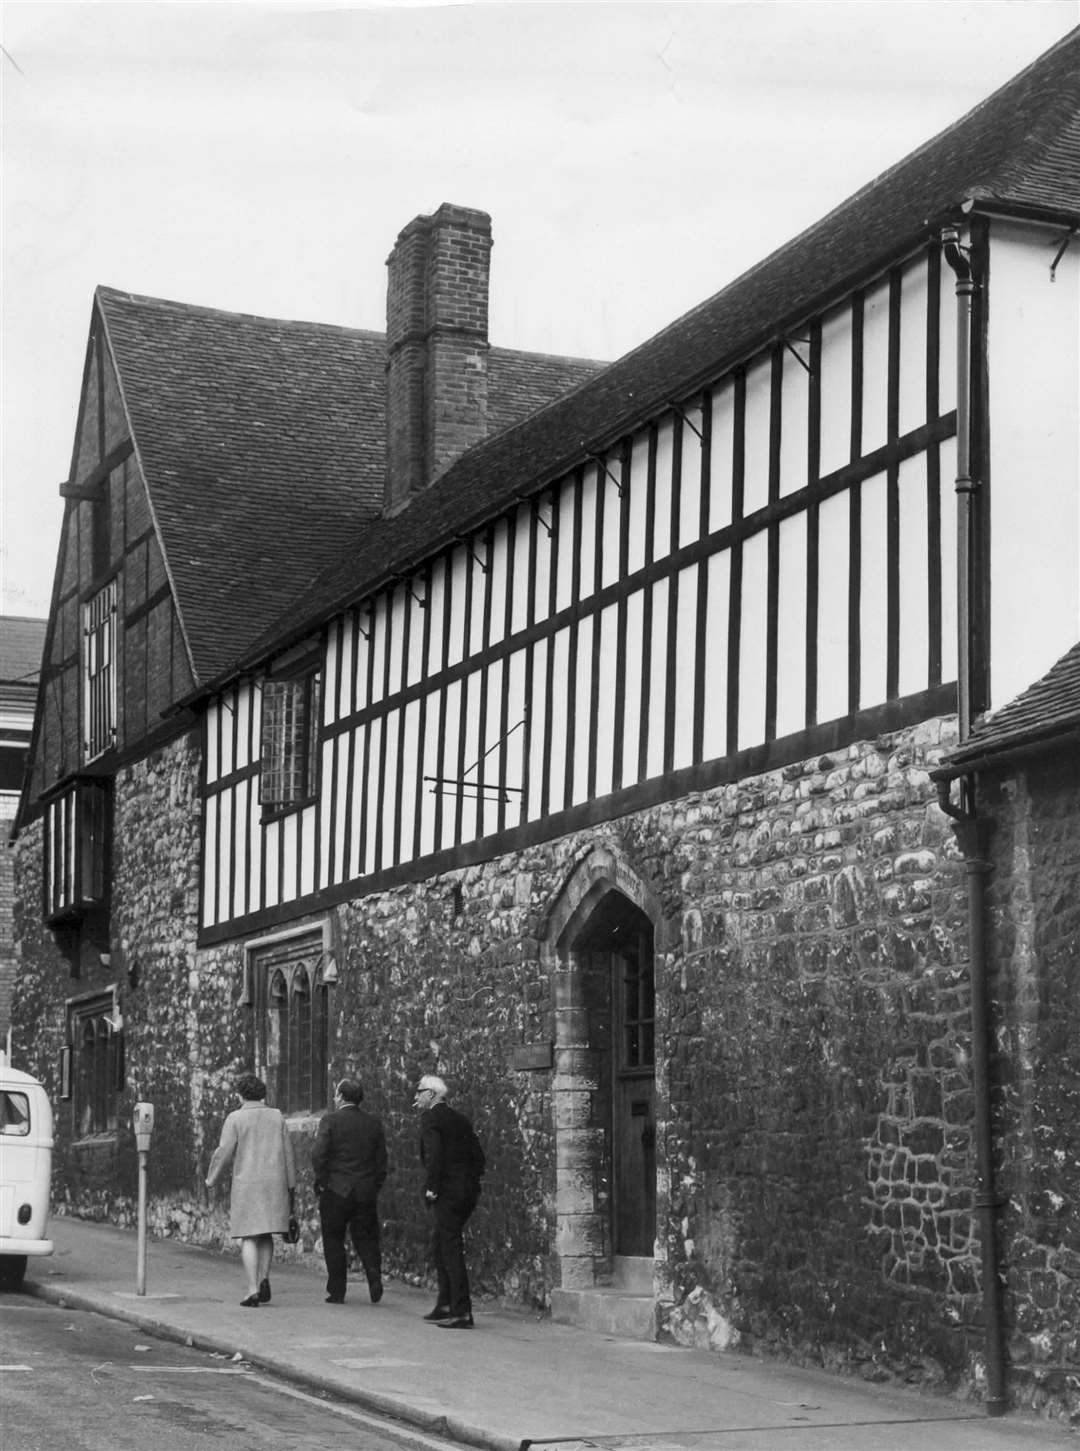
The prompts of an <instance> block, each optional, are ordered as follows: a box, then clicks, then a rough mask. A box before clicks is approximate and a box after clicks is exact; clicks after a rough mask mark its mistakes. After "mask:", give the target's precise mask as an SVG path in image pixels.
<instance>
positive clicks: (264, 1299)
mask: <svg viewBox="0 0 1080 1451" xmlns="http://www.w3.org/2000/svg"><path fill="white" fill-rule="evenodd" d="M269 1303H270V1281H269V1280H260V1281H259V1304H260V1305H268V1304H269Z"/></svg>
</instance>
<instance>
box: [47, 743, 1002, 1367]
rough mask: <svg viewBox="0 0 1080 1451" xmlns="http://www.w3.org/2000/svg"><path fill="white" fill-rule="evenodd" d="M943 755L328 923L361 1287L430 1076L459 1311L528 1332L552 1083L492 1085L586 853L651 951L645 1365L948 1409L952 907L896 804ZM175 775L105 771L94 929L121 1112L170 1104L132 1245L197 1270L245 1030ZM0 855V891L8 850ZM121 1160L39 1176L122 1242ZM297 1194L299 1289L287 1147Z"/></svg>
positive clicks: (544, 1286)
mask: <svg viewBox="0 0 1080 1451" xmlns="http://www.w3.org/2000/svg"><path fill="white" fill-rule="evenodd" d="M952 739H953V732H952V727H951V725H950V724H949V723H945V725H942V724H941V723H928V724H926V725H923V726H921V727H918V728H916V729H914V730H910V731H905V732H899V733H897V734H895V735H891V736H887V737H883V738H881V739H880V740H875V741H868V742H862V743H859V744H856V745H853V746H851V747H850V748H847V749H844V750H841V751H837V752H835V753H833V754H832V755H830V756H829V757H824V758H816V759H814V760H811V761H807V762H804V763H801V764H798V765H794V766H791V767H787V768H784V769H782V770H777V771H773V772H770V773H768V774H765V775H762V776H759V777H756V778H753V779H749V780H746V781H743V782H740V783H737V784H733V785H730V786H727V787H721V788H717V789H715V790H712V791H706V792H700V793H695V794H692V795H688V796H686V797H684V798H682V799H680V800H677V801H674V802H670V803H667V804H663V805H660V806H656V807H654V808H650V809H648V810H643V811H640V812H637V813H635V814H633V815H631V816H627V817H624V818H622V819H620V820H618V821H615V822H608V823H604V824H602V825H598V826H596V827H594V828H591V829H588V830H584V831H581V832H578V833H575V834H574V835H573V836H567V837H563V838H559V839H557V840H555V841H551V842H546V843H540V844H537V845H534V846H531V847H528V848H525V849H523V850H521V851H519V852H516V853H514V854H509V855H505V856H503V857H500V858H498V859H496V860H493V861H490V862H487V863H484V864H481V865H477V866H473V867H469V868H466V869H462V870H460V871H456V872H449V873H445V874H443V875H441V876H439V877H434V878H429V879H427V880H425V881H422V882H417V883H415V884H410V885H406V886H401V887H399V888H396V889H394V890H391V891H386V892H381V893H376V894H372V895H371V896H368V897H364V898H359V899H357V900H355V901H353V902H351V903H348V904H346V905H344V906H341V907H339V908H337V909H335V910H334V911H333V912H332V923H331V931H332V939H333V944H334V951H335V956H336V959H337V962H338V965H339V974H340V980H339V983H338V985H337V986H336V987H335V988H333V989H332V994H333V997H332V1009H331V1011H332V1023H333V1036H332V1042H331V1073H332V1074H335V1075H336V1074H338V1073H341V1072H344V1071H355V1072H357V1073H358V1074H359V1076H360V1077H361V1079H362V1080H363V1082H364V1084H365V1086H366V1089H367V1102H368V1106H369V1107H370V1108H372V1109H373V1110H374V1111H375V1112H376V1113H378V1114H380V1115H381V1116H382V1117H383V1118H384V1120H385V1122H386V1126H387V1132H388V1139H389V1145H390V1154H391V1172H390V1177H389V1180H388V1182H387V1185H386V1189H385V1191H384V1194H383V1197H382V1201H381V1217H382V1219H383V1223H384V1236H385V1252H386V1260H387V1270H388V1272H389V1273H390V1274H392V1275H397V1276H400V1277H402V1278H405V1279H408V1280H409V1281H411V1282H412V1283H420V1282H422V1281H425V1280H426V1278H427V1276H428V1268H427V1264H426V1239H427V1234H426V1222H425V1218H424V1211H423V1209H422V1206H421V1199H420V1192H419V1191H420V1178H419V1169H418V1165H417V1156H416V1140H415V1121H414V1117H413V1112H412V1109H411V1102H412V1097H413V1088H414V1084H415V1081H416V1078H417V1076H418V1075H419V1074H420V1073H422V1072H425V1071H437V1072H440V1073H442V1074H443V1075H444V1076H445V1077H446V1078H447V1079H448V1081H449V1082H450V1084H451V1086H452V1091H453V1099H454V1101H455V1102H457V1103H458V1104H459V1105H460V1106H461V1107H462V1108H464V1109H465V1110H466V1111H467V1112H469V1113H470V1114H471V1115H472V1116H473V1117H474V1119H475V1121H476V1124H477V1128H478V1130H479V1132H480V1134H481V1136H482V1138H483V1140H484V1142H485V1146H486V1148H487V1151H488V1157H489V1165H490V1167H489V1173H488V1177H487V1180H486V1183H485V1192H484V1195H483V1198H482V1199H481V1202H480V1205H479V1207H478V1209H477V1212H476V1215H475V1216H474V1219H473V1221H472V1224H471V1226H470V1245H471V1248H470V1263H471V1267H472V1269H473V1271H474V1277H475V1282H476V1288H477V1291H478V1292H479V1293H480V1294H482V1295H490V1296H496V1297H500V1298H503V1299H507V1300H514V1301H517V1302H521V1303H525V1304H528V1305H532V1306H535V1307H542V1306H544V1305H546V1304H547V1303H548V1298H549V1295H550V1292H551V1290H552V1288H554V1287H555V1286H556V1285H557V1284H558V1274H559V1261H558V1258H557V1249H558V1243H557V1238H556V1215H557V1211H558V1205H557V1200H556V1172H555V1166H556V1153H557V1144H556V1120H557V1115H556V1112H555V1105H554V1095H553V1082H554V1080H553V1074H552V1071H551V1070H550V1069H548V1068H544V1067H540V1068H533V1069H531V1070H517V1069H515V1068H514V1067H513V1066H512V1065H513V1062H514V1061H515V1055H516V1054H517V1053H519V1052H520V1050H521V1049H522V1048H523V1047H528V1046H529V1045H538V1044H542V1043H544V1042H545V1041H547V1042H550V1041H552V1040H553V1039H554V1037H555V1016H556V1014H555V1008H556V1004H555V1001H554V997H553V984H552V973H551V972H550V971H549V964H550V961H551V957H550V950H551V944H550V942H548V941H547V940H546V938H545V933H547V932H548V930H549V928H548V922H549V917H550V914H551V911H552V904H553V903H555V902H556V900H557V899H558V898H559V894H560V893H561V892H563V891H564V889H565V887H566V884H567V882H568V880H569V879H570V878H571V876H572V874H573V873H574V871H575V870H576V869H577V868H578V867H579V866H580V864H581V863H582V861H583V860H585V859H587V858H588V856H589V853H590V852H591V851H594V850H595V849H597V848H600V847H602V848H604V850H605V851H608V852H610V853H612V854H613V855H617V857H618V860H619V861H620V862H621V863H623V864H625V869H626V871H628V872H629V873H631V874H632V875H634V876H635V877H636V878H637V879H638V880H639V881H640V882H641V884H642V887H643V894H644V896H645V897H647V899H648V901H649V902H650V903H652V904H653V907H652V908H651V909H650V910H652V911H654V912H655V913H656V914H657V921H656V923H655V924H654V925H655V926H656V927H657V929H658V930H657V940H658V942H660V943H662V944H663V946H662V948H661V950H660V951H659V952H658V955H657V962H656V976H657V1013H658V1038H657V1042H658V1062H657V1103H658V1124H657V1134H658V1138H657V1153H658V1163H659V1166H660V1167H659V1172H658V1179H659V1186H658V1206H659V1207H658V1215H659V1224H658V1245H657V1255H658V1284H659V1287H660V1292H661V1296H660V1298H661V1311H662V1322H663V1333H664V1334H665V1335H666V1336H668V1337H670V1338H672V1339H674V1340H677V1341H680V1342H682V1343H691V1344H697V1345H711V1346H714V1347H717V1348H719V1347H722V1346H727V1345H741V1346H742V1347H743V1348H745V1349H749V1350H757V1351H763V1352H769V1353H774V1352H775V1353H780V1354H784V1355H787V1356H789V1357H793V1358H795V1359H798V1360H802V1361H806V1362H812V1363H824V1364H826V1365H828V1366H830V1367H833V1368H846V1369H851V1370H855V1371H857V1372H859V1373H861V1374H863V1375H867V1376H871V1377H874V1378H885V1377H887V1376H902V1377H904V1378H907V1379H909V1380H912V1381H918V1382H922V1383H935V1384H945V1385H950V1386H961V1387H965V1388H968V1389H971V1390H976V1389H977V1386H978V1382H979V1377H980V1372H981V1329H980V1323H979V1320H980V1301H979V1296H978V1277H979V1253H978V1250H979V1247H978V1243H977V1238H976V1227H975V1221H974V1216H973V1213H972V1198H971V1186H972V1183H973V1178H974V1174H973V1166H972V1157H973V1155H972V1142H971V1086H970V1077H969V1070H968V1062H969V1056H970V1054H969V1042H968V1036H967V1035H968V1011H967V990H966V952H967V925H966V907H965V893H964V881H963V873H962V869H961V867H960V864H959V862H958V859H957V852H956V848H955V846H954V842H953V837H952V834H951V832H950V831H949V829H948V823H947V821H946V819H945V817H944V816H943V815H942V814H941V813H940V811H939V810H938V807H937V805H936V796H935V793H934V792H933V790H932V789H931V785H930V782H929V779H928V775H927V772H928V770H929V768H930V767H932V766H933V765H934V764H936V763H937V762H938V761H939V760H940V758H941V755H942V753H943V750H944V749H946V748H947V746H948V745H949V744H950V743H951V741H952ZM196 768H197V760H196V752H195V749H194V747H193V745H191V743H189V742H179V743H176V744H174V745H173V746H170V747H169V748H168V749H167V750H165V751H162V752H159V753H157V754H156V756H155V757H154V758H152V760H151V762H148V763H144V765H143V766H140V767H138V768H130V770H129V771H128V772H127V773H125V777H124V780H123V781H122V782H121V783H120V785H119V786H118V797H119V798H120V799H121V801H122V802H123V803H125V804H123V807H122V816H121V818H120V819H121V820H122V822H123V832H124V838H123V840H121V842H120V845H121V855H120V858H119V861H118V878H117V900H116V901H115V902H114V908H113V913H114V917H113V921H114V936H115V938H116V940H117V941H118V942H119V943H120V944H121V955H122V958H123V961H124V963H125V972H124V979H125V982H126V973H127V968H128V967H131V966H135V967H137V973H138V976H137V986H136V987H135V988H134V989H130V988H125V993H129V994H130V996H129V997H126V998H125V1006H124V1011H125V1018H126V1020H127V1022H128V1078H129V1090H128V1095H127V1098H128V1099H129V1100H133V1099H134V1097H135V1096H136V1095H139V1096H145V1097H148V1098H151V1099H152V1100H154V1101H155V1102H156V1103H158V1104H159V1105H163V1106H164V1105H169V1106H168V1107H167V1108H165V1110H164V1111H165V1123H164V1125H163V1127H166V1132H167V1134H168V1148H167V1150H166V1149H165V1148H164V1147H163V1149H162V1153H163V1157H162V1159H161V1160H160V1161H159V1160H157V1159H156V1158H155V1160H154V1170H153V1188H152V1191H151V1199H152V1215H153V1217H154V1223H155V1227H157V1228H159V1229H160V1230H161V1231H162V1232H167V1233H171V1234H178V1235H182V1236H183V1237H185V1238H191V1239H195V1240H201V1241H203V1242H222V1241H223V1240H224V1238H225V1225H224V1208H223V1204H222V1202H221V1201H220V1200H219V1199H218V1200H214V1201H210V1200H208V1199H207V1196H206V1195H205V1192H204V1191H203V1190H202V1187H201V1186H202V1175H203V1173H204V1171H205V1165H206V1162H207V1160H208V1157H209V1153H210V1151H211V1150H212V1148H213V1145H214V1143H215V1142H216V1136H217V1132H218V1129H219V1127H220V1123H221V1119H222V1118H223V1116H224V1114H225V1112H227V1111H228V1109H229V1108H231V1107H233V1106H234V1099H233V1098H232V1095H231V1092H230V1087H231V1082H232V1079H233V1077H234V1076H235V1073H236V1071H237V1070H238V1069H239V1068H242V1067H247V1066H249V1065H250V1062H251V1061H252V1052H253V1040H252V1032H253V1024H252V1021H251V1009H250V1007H247V1006H245V1005H244V1004H243V1003H242V1001H241V999H242V980H241V975H242V957H243V941H242V940H241V939H239V938H238V939H237V940H235V941H234V942H231V943H228V944H222V945H220V946H216V947H213V948H206V949H201V950H197V949H196V947H195V913H196V908H197V888H196V865H195V864H196V862H197V852H196V830H197V810H198V799H197V794H196V783H197V769H196ZM129 796H134V797H137V798H138V801H137V804H136V803H135V802H129V801H128V798H129ZM19 846H20V852H21V853H22V857H23V861H24V869H25V870H26V871H27V872H29V871H30V870H31V859H32V858H33V857H34V853H35V846H34V843H33V840H32V838H31V834H29V833H28V834H26V836H25V837H24V840H23V841H21V842H20V844H19ZM37 850H38V852H39V846H38V848H37ZM30 900H33V901H34V902H36V901H37V898H36V897H32V898H31V899H30ZM29 916H30V917H31V918H32V916H33V913H30V914H29ZM24 931H25V933H26V942H27V950H28V951H29V953H30V956H31V958H32V959H33V965H32V967H31V968H30V970H29V971H28V972H27V974H26V975H25V991H24V993H23V995H22V1005H21V1006H20V1012H21V1013H22V1017H23V1021H24V1022H28V1023H29V1022H35V1021H37V1019H36V1018H35V1017H34V1016H33V1015H34V1014H35V1013H38V1014H44V1015H45V1016H46V1017H47V1018H48V1020H49V1022H50V1024H51V1025H52V1026H50V1027H49V1028H48V1030H47V1033H46V1035H45V1037H44V1038H43V1039H42V1042H43V1051H42V1053H41V1054H40V1062H41V1067H42V1070H43V1071H44V1072H46V1073H49V1072H51V1067H50V1065H51V1063H52V1062H53V1061H54V1059H55V1050H56V1048H57V1047H58V1045H59V1041H60V1039H59V1033H60V1017H59V1012H58V1010H57V1009H56V1007H55V1004H56V1003H57V1002H58V1001H61V1000H62V998H63V996H64V995H65V992H66V984H65V983H63V982H62V981H60V979H59V978H58V976H57V969H56V967H55V964H53V965H52V966H50V964H49V960H48V944H47V941H46V940H45V939H46V938H47V934H44V933H43V932H42V931H41V929H40V928H38V929H36V933H35V927H34V923H33V922H32V921H28V922H27V923H24ZM50 1015H51V1016H50ZM50 1035H51V1036H50ZM126 1111H127V1113H128V1115H130V1103H128V1104H127V1105H126ZM161 1111H162V1110H161V1109H159V1113H160V1112H161ZM295 1131H296V1133H297V1134H298V1135H299V1136H300V1137H301V1138H303V1137H305V1136H309V1135H310V1134H311V1133H312V1132H313V1131H314V1122H313V1121H312V1122H299V1123H297V1124H296V1125H295ZM129 1137H130V1130H129V1128H128V1127H127V1126H126V1124H125V1128H124V1131H123V1133H122V1134H121V1138H122V1140H123V1142H124V1144H125V1145H126V1144H127V1142H128V1139H129ZM159 1142H160V1141H159ZM133 1158H134V1154H133V1150H130V1149H128V1148H126V1147H125V1148H123V1149H122V1150H118V1151H117V1154H116V1166H117V1169H116V1177H115V1180H114V1182H113V1184H112V1186H111V1191H110V1193H111V1197H110V1196H109V1194H106V1193H105V1192H104V1190H103V1189H101V1188H97V1189H95V1188H93V1187H92V1186H91V1185H90V1184H89V1183H88V1182H87V1181H85V1180H84V1181H81V1182H80V1181H78V1179H77V1178H76V1177H72V1178H71V1180H70V1182H68V1181H67V1180H64V1179H63V1176H64V1175H68V1174H69V1172H70V1168H71V1164H70V1155H69V1154H68V1153H67V1150H66V1149H65V1148H63V1147H62V1148H61V1153H60V1165H61V1167H60V1174H61V1176H62V1177H61V1181H60V1182H59V1185H58V1192H59V1197H60V1202H61V1203H62V1204H64V1205H65V1206H68V1207H71V1208H73V1209H76V1210H78V1212H83V1213H85V1212H95V1213H106V1212H107V1213H109V1214H110V1216H111V1217H113V1218H116V1219H119V1220H120V1221H121V1222H123V1219H124V1216H125V1215H130V1214H131V1212H132V1206H133V1194H134V1166H133V1163H132V1160H133ZM300 1162H301V1169H302V1174H303V1175H304V1178H303V1192H302V1195H301V1211H302V1218H303V1220H304V1225H305V1236H304V1242H303V1245H302V1246H301V1248H300V1249H299V1250H298V1251H297V1252H296V1253H297V1254H298V1256H299V1257H301V1258H310V1260H311V1262H312V1263H313V1264H317V1263H318V1241H317V1224H316V1218H315V1214H314V1205H313V1203H312V1199H311V1192H310V1191H311V1186H310V1175H309V1173H308V1170H307V1162H306V1159H305V1156H304V1152H303V1145H301V1154H300Z"/></svg>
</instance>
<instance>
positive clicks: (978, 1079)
mask: <svg viewBox="0 0 1080 1451" xmlns="http://www.w3.org/2000/svg"><path fill="white" fill-rule="evenodd" d="M941 245H942V252H943V255H944V257H945V261H946V262H947V263H948V265H949V267H950V268H951V269H952V271H953V273H954V274H955V277H956V586H957V637H958V638H957V687H958V688H957V713H958V718H959V734H960V740H961V742H963V741H965V740H967V738H968V736H969V734H970V732H971V718H972V697H973V678H974V672H973V654H974V652H973V649H972V624H973V622H972V599H973V595H974V580H973V545H972V540H973V529H974V519H973V514H974V499H973V496H974V494H975V492H976V490H977V488H978V484H977V481H976V480H975V479H973V477H972V473H971V436H972V423H971V416H972V388H971V335H972V327H971V321H972V309H973V299H974V297H975V294H976V292H977V291H978V283H977V282H976V281H975V277H974V271H973V268H972V265H971V251H970V248H969V247H967V246H965V245H964V244H963V243H962V241H961V236H960V230H959V228H957V227H946V228H944V229H943V230H942V233H941ZM937 789H938V799H939V802H940V805H941V809H942V810H943V811H944V812H945V813H946V815H948V816H949V817H951V818H952V822H953V832H954V834H955V836H956V840H957V843H958V845H959V847H960V850H961V852H962V854H963V858H964V870H965V874H966V878H967V905H968V948H969V958H970V975H971V1076H972V1093H973V1098H974V1130H975V1173H976V1184H975V1196H974V1207H975V1212H976V1216H977V1218H978V1224H979V1244H980V1249H981V1264H982V1300H983V1324H984V1331H985V1345H984V1351H985V1356H986V1413H987V1415H988V1416H1002V1415H1004V1414H1005V1412H1006V1410H1007V1409H1008V1400H1007V1398H1006V1394H1005V1356H1004V1320H1003V1314H1002V1297H1001V1281H1000V1277H999V1272H998V1230H997V1207H998V1196H997V1187H996V1176H995V1172H994V1136H993V1115H992V1107H991V1101H990V990H989V984H988V981H987V961H986V934H985V920H986V878H987V875H988V873H989V871H990V863H989V840H990V831H991V828H992V823H991V822H989V821H987V820H985V819H983V820H980V819H979V818H978V817H977V815H976V812H975V778H974V776H973V775H971V774H968V775H966V776H962V777H961V778H960V781H959V797H960V804H959V805H954V804H953V802H952V800H951V799H950V782H949V780H948V779H947V778H945V779H939V780H938V781H937Z"/></svg>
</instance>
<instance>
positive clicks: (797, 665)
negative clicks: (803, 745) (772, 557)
mask: <svg viewBox="0 0 1080 1451" xmlns="http://www.w3.org/2000/svg"><path fill="white" fill-rule="evenodd" d="M779 542H780V549H779V554H780V563H779V569H780V578H779V595H778V600H777V606H778V618H777V636H776V734H777V735H778V736H786V735H790V734H791V733H792V732H793V731H801V730H802V729H803V728H804V726H805V725H806V515H805V514H804V513H800V514H796V515H795V516H794V517H793V518H791V519H783V520H781V522H780V541H779Z"/></svg>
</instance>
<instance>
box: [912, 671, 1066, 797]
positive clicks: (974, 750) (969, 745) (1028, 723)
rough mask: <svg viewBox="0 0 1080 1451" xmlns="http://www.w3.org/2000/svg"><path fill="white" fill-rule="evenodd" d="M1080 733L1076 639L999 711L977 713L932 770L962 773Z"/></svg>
mask: <svg viewBox="0 0 1080 1451" xmlns="http://www.w3.org/2000/svg"><path fill="white" fill-rule="evenodd" d="M1076 732H1080V644H1076V645H1074V646H1073V647H1072V649H1071V650H1069V651H1068V652H1067V654H1065V655H1063V656H1062V657H1061V659H1060V660H1059V661H1058V662H1057V663H1056V664H1055V665H1053V666H1052V667H1051V668H1050V669H1049V670H1048V671H1047V672H1046V674H1045V675H1044V676H1043V677H1042V679H1041V680H1036V682H1035V684H1034V685H1030V686H1028V688H1027V690H1025V691H1022V692H1021V693H1020V694H1019V695H1018V696H1016V698H1015V699H1014V700H1010V701H1009V703H1008V704H1007V705H1003V706H1002V707H1001V709H1000V710H996V711H994V712H993V713H992V714H989V715H985V716H983V717H981V719H979V720H978V721H976V722H975V724H974V725H973V726H972V728H971V733H970V735H969V736H968V738H967V740H966V741H965V742H964V744H963V745H962V746H959V747H958V748H957V749H956V750H954V751H953V752H952V753H951V754H950V756H949V758H948V761H947V762H946V764H945V766H944V767H943V768H942V769H941V770H940V771H938V772H936V773H935V774H936V775H940V776H945V777H949V776H961V775H964V774H965V773H966V772H968V771H970V770H972V769H974V768H975V765H976V763H978V764H979V765H982V764H984V763H985V764H992V763H993V762H994V760H995V759H996V758H1001V759H1002V762H1004V758H1006V757H1007V756H1009V755H1011V754H1012V753H1013V752H1015V751H1018V750H1024V751H1025V752H1027V751H1028V750H1029V749H1031V748H1032V747H1035V746H1037V745H1040V744H1046V745H1049V744H1050V742H1052V741H1054V740H1057V739H1058V738H1060V737H1062V736H1066V735H1070V734H1073V733H1076Z"/></svg>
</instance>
